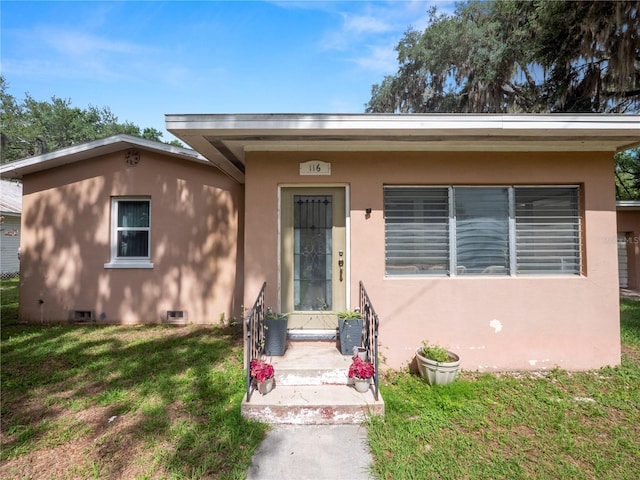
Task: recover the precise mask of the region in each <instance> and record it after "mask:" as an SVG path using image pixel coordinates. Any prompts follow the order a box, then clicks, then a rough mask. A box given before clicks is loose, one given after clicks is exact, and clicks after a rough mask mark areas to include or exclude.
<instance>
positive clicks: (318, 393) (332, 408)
mask: <svg viewBox="0 0 640 480" xmlns="http://www.w3.org/2000/svg"><path fill="white" fill-rule="evenodd" d="M378 398H379V400H378V401H376V400H375V399H374V397H373V386H372V388H371V389H370V391H368V392H366V393H360V392H358V391H356V390H355V388H353V387H351V386H347V385H288V386H287V385H285V386H283V385H277V384H276V387H275V388H274V389H273V390H272V391H271V392H270V393H268V394H267V395H260V393H258V392H257V391H255V392H253V394H252V395H251V399H250V401H249V402H247V401H246V397H245V399H244V400H243V402H242V415H243V416H244V417H245V418H250V419H254V420H259V421H261V422H265V423H272V424H278V423H286V424H295V425H335V424H353V423H362V422H364V421H365V420H366V419H367V417H368V416H369V415H384V401H383V400H382V397H381V396H378Z"/></svg>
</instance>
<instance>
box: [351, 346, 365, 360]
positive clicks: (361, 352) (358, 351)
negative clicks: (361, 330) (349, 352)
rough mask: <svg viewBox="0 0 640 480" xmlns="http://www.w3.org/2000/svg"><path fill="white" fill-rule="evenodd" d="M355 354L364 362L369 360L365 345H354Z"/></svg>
mask: <svg viewBox="0 0 640 480" xmlns="http://www.w3.org/2000/svg"><path fill="white" fill-rule="evenodd" d="M353 356H354V357H355V356H358V357H359V358H360V360H362V361H363V362H366V361H368V358H367V357H368V355H367V349H366V348H364V347H353Z"/></svg>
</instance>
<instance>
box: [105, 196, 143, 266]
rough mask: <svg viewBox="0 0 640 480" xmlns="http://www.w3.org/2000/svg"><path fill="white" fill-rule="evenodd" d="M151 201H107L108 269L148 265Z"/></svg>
mask: <svg viewBox="0 0 640 480" xmlns="http://www.w3.org/2000/svg"><path fill="white" fill-rule="evenodd" d="M150 216H151V200H150V199H148V198H113V199H112V203H111V262H110V263H109V264H106V265H105V267H111V268H150V267H152V266H153V265H152V264H151V256H150V249H151V219H150Z"/></svg>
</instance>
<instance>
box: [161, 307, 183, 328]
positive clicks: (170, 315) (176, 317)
mask: <svg viewBox="0 0 640 480" xmlns="http://www.w3.org/2000/svg"><path fill="white" fill-rule="evenodd" d="M163 320H164V322H163V323H168V324H169V325H184V324H185V323H187V312H186V311H184V310H167V313H166V315H165V317H164V319H163Z"/></svg>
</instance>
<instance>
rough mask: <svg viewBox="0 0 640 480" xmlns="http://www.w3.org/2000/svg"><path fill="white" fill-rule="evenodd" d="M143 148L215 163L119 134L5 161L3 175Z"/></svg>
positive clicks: (17, 175)
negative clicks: (21, 158)
mask: <svg viewBox="0 0 640 480" xmlns="http://www.w3.org/2000/svg"><path fill="white" fill-rule="evenodd" d="M136 147H137V148H141V149H144V150H149V151H156V152H159V153H163V154H166V155H169V156H173V157H176V158H181V159H184V160H189V161H193V162H197V163H201V164H205V165H211V162H209V161H208V160H207V159H206V158H205V157H204V156H202V155H201V154H200V153H198V152H196V151H195V150H191V149H188V148H181V147H176V146H174V145H168V144H166V143H160V142H156V141H154V140H147V139H146V138H140V137H134V136H132V135H126V134H119V135H113V136H111V137H106V138H101V139H99V140H93V141H91V142H87V143H82V144H79V145H73V146H71V147H66V148H61V149H60V150H56V151H54V152H49V153H44V154H42V155H37V156H33V157H28V158H25V159H23V160H17V161H15V162H9V163H5V164H4V165H2V166H0V175H2V176H3V177H5V178H21V177H22V176H23V175H26V174H29V173H34V172H38V171H41V170H46V169H49V168H54V167H59V166H62V165H67V164H70V163H74V162H78V161H81V160H85V159H87V158H92V157H96V156H98V155H104V154H108V153H113V152H117V151H121V150H124V149H126V148H136Z"/></svg>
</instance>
